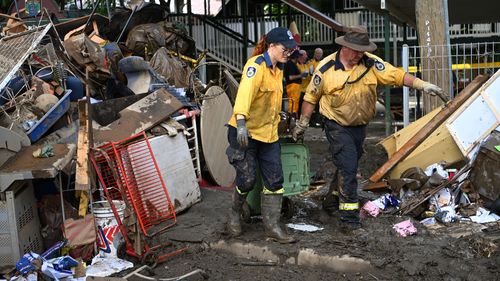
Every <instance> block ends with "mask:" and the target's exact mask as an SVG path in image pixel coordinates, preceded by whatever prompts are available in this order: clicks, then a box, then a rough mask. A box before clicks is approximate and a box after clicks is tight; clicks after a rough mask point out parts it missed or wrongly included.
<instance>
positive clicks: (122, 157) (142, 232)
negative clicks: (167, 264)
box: [90, 132, 183, 264]
mask: <svg viewBox="0 0 500 281" xmlns="http://www.w3.org/2000/svg"><path fill="white" fill-rule="evenodd" d="M90 159H91V162H92V164H93V166H94V169H95V171H96V173H97V177H98V179H99V183H100V185H101V187H102V188H103V191H104V196H105V199H106V200H107V201H108V202H109V206H110V207H111V209H112V210H113V214H114V215H115V219H116V221H117V223H118V226H119V228H120V231H121V233H122V236H123V239H124V243H123V244H122V246H119V247H118V250H117V253H118V257H120V256H123V255H125V254H127V255H130V256H132V257H135V258H138V259H140V260H141V262H142V263H144V264H156V263H160V262H163V261H165V260H166V259H168V258H169V257H171V256H173V255H176V254H178V253H180V252H182V251H183V250H182V249H181V250H174V251H172V252H170V253H164V248H166V247H169V246H172V243H171V242H169V241H166V240H165V239H163V241H162V240H160V239H157V238H158V237H159V235H161V234H162V233H164V232H165V231H166V230H167V229H168V228H170V227H172V226H174V225H175V223H176V214H175V211H174V207H173V205H172V203H171V201H170V197H169V194H168V192H167V188H166V185H165V182H164V180H163V178H162V176H161V173H160V170H159V168H158V164H157V162H156V159H155V157H154V154H153V151H152V148H151V144H150V142H149V140H148V137H147V136H146V134H145V133H144V132H143V133H141V134H138V135H135V136H132V137H129V138H126V139H124V140H121V141H118V142H108V143H106V144H104V145H102V146H100V147H98V148H96V149H94V153H92V154H91V157H90ZM116 200H120V201H123V202H125V204H126V206H127V208H128V209H129V213H130V214H131V216H133V218H128V219H129V220H128V223H130V221H132V222H134V221H135V223H134V224H133V225H135V227H134V228H135V230H134V231H131V230H130V229H129V228H128V227H127V226H128V225H126V224H125V220H122V219H121V217H120V215H119V214H118V211H117V208H116V206H115V202H116Z"/></svg>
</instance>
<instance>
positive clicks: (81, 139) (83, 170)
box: [75, 100, 90, 190]
mask: <svg viewBox="0 0 500 281" xmlns="http://www.w3.org/2000/svg"><path fill="white" fill-rule="evenodd" d="M78 116H79V117H80V127H79V129H78V142H77V149H78V150H77V152H76V176H75V189H76V190H89V189H90V179H89V178H90V177H89V162H88V158H89V157H88V155H89V151H90V147H89V144H90V143H89V134H88V126H87V124H88V110H87V101H86V100H79V101H78Z"/></svg>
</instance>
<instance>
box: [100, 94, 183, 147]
mask: <svg viewBox="0 0 500 281" xmlns="http://www.w3.org/2000/svg"><path fill="white" fill-rule="evenodd" d="M181 107H182V104H181V103H180V102H179V101H178V100H177V99H176V98H175V97H174V96H173V95H172V94H170V93H169V92H168V91H167V90H165V89H163V88H160V89H158V90H156V91H155V92H153V93H151V94H149V95H148V96H146V97H145V98H143V99H141V100H139V101H137V102H136V103H134V104H132V105H131V106H129V107H127V108H125V109H123V110H122V111H120V116H121V117H120V119H118V120H116V121H114V122H112V123H111V124H109V125H107V126H99V127H96V128H94V142H95V143H96V145H98V144H102V143H106V142H110V141H119V140H123V139H126V138H128V137H131V136H133V135H136V134H138V133H140V132H143V131H145V130H148V129H150V128H152V127H154V126H155V125H157V124H158V123H160V122H161V121H162V120H165V119H166V118H167V117H169V116H170V115H171V114H172V113H174V112H176V111H177V110H179V109H180V108H181Z"/></svg>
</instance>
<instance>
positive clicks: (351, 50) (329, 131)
mask: <svg viewBox="0 0 500 281" xmlns="http://www.w3.org/2000/svg"><path fill="white" fill-rule="evenodd" d="M335 42H336V43H337V44H339V45H341V49H340V50H339V51H338V52H335V53H333V54H332V55H330V56H327V57H326V58H325V59H323V60H322V61H321V62H320V63H319V64H318V68H317V69H316V71H315V72H314V76H313V79H312V82H311V83H310V84H309V86H308V88H307V90H306V95H305V97H304V103H303V105H302V115H301V116H300V120H299V121H298V122H297V125H296V127H295V128H294V130H293V132H292V135H293V138H294V139H295V140H297V139H300V138H302V137H303V134H304V132H305V130H306V129H307V127H308V124H309V119H310V117H311V113H312V112H313V109H314V106H315V105H316V104H318V103H319V110H320V113H321V114H322V115H323V116H324V117H325V118H326V121H325V134H326V137H327V139H328V141H329V143H330V152H331V153H332V160H333V163H334V164H335V166H336V167H337V170H338V179H339V180H338V184H339V186H338V188H339V201H340V202H339V211H340V219H341V221H342V222H343V223H344V226H345V227H347V228H349V229H356V228H359V227H361V224H360V221H359V202H358V193H357V188H358V183H357V179H356V173H357V170H358V160H359V158H360V157H361V155H362V153H363V142H364V139H365V130H366V125H367V124H368V122H369V121H370V120H371V119H372V118H373V117H374V116H375V104H376V102H377V91H376V88H377V85H397V86H399V87H401V86H403V85H405V86H408V87H412V88H415V89H417V90H420V91H424V92H425V93H430V94H437V95H440V97H442V96H443V90H442V89H441V88H439V87H438V86H436V85H433V84H431V83H428V82H425V81H422V80H420V79H419V78H416V77H414V76H412V75H410V74H408V73H406V72H404V71H403V70H401V69H398V68H396V67H394V66H392V65H391V64H389V63H387V62H384V61H383V60H382V59H380V58H379V57H377V56H375V55H373V54H370V53H369V52H373V51H375V49H376V48H377V46H376V45H375V44H374V43H372V42H370V40H369V38H368V33H367V31H366V29H365V28H364V27H352V28H350V29H349V30H348V31H347V33H346V34H345V35H344V36H340V37H338V38H336V39H335Z"/></svg>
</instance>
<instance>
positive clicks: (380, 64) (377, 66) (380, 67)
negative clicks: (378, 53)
mask: <svg viewBox="0 0 500 281" xmlns="http://www.w3.org/2000/svg"><path fill="white" fill-rule="evenodd" d="M375 68H377V70H378V71H382V70H384V69H385V65H384V64H383V63H381V62H379V61H376V62H375Z"/></svg>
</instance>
